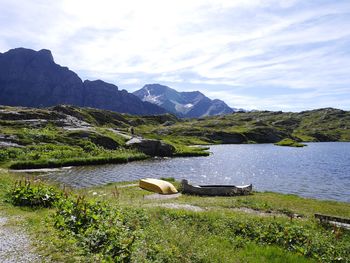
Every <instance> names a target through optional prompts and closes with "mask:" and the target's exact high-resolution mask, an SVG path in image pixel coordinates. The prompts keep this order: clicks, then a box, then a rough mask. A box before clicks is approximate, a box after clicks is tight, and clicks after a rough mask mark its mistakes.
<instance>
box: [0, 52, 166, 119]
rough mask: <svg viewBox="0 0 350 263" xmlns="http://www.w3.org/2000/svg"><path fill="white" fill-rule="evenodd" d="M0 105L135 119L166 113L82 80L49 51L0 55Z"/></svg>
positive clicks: (113, 89)
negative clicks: (63, 107) (91, 110)
mask: <svg viewBox="0 0 350 263" xmlns="http://www.w3.org/2000/svg"><path fill="white" fill-rule="evenodd" d="M0 104H3V105H8V106H25V107H49V106H55V105H59V104H69V105H75V106H80V107H95V108H98V109H105V110H112V111H115V112H121V113H130V114H137V115H152V114H164V113H166V111H165V110H164V109H163V108H160V107H158V106H156V105H154V104H151V103H145V102H143V101H141V100H140V99H139V98H138V97H136V96H135V95H133V94H131V93H128V92H127V91H126V90H119V88H118V86H116V85H114V84H111V83H107V82H104V81H102V80H95V81H90V80H85V81H84V82H83V81H82V80H81V78H80V77H79V76H78V74H76V73H75V72H74V71H72V70H70V69H69V68H68V67H63V66H61V65H58V64H56V63H55V61H54V58H53V55H52V53H51V51H50V50H47V49H42V50H39V51H35V50H32V49H26V48H15V49H10V50H9V51H7V52H5V53H1V55H0Z"/></svg>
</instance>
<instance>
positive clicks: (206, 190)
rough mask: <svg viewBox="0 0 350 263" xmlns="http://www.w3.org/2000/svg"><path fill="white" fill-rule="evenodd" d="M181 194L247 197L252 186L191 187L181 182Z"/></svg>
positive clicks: (184, 181)
mask: <svg viewBox="0 0 350 263" xmlns="http://www.w3.org/2000/svg"><path fill="white" fill-rule="evenodd" d="M181 183H182V192H183V193H184V194H191V195H206V196H235V195H248V194H250V193H251V192H252V190H253V185H252V184H250V185H244V186H235V185H198V186H193V185H190V184H189V183H188V181H187V180H182V182H181Z"/></svg>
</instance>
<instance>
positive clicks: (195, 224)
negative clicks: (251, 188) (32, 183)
mask: <svg viewBox="0 0 350 263" xmlns="http://www.w3.org/2000/svg"><path fill="white" fill-rule="evenodd" d="M15 179H17V177H15V176H14V175H11V174H6V173H1V175H0V188H1V191H0V192H1V194H0V199H1V203H0V204H1V212H2V213H6V214H8V215H20V216H21V218H22V224H24V226H25V227H26V228H27V229H28V231H29V232H30V233H31V234H32V235H33V237H35V239H36V240H38V241H37V242H36V243H35V245H36V246H37V249H38V251H39V253H40V254H42V255H46V256H51V257H52V258H53V259H54V260H55V261H59V262H99V261H102V260H103V259H104V260H107V261H108V255H112V254H113V253H114V254H113V255H116V254H118V253H119V252H120V251H122V250H120V251H119V252H118V251H117V252H116V251H114V252H113V251H112V252H111V251H109V250H108V244H111V242H116V243H114V244H117V245H118V244H119V245H118V246H119V247H121V246H122V245H121V244H122V243H120V240H119V239H118V240H116V239H114V238H109V237H110V235H111V234H113V233H116V235H118V233H124V234H123V235H122V237H121V238H122V239H121V240H125V242H126V243H128V242H130V241H131V239H129V238H130V237H131V236H135V238H134V239H133V243H132V246H130V258H129V259H130V261H131V262H349V260H350V233H349V231H346V230H342V229H339V228H334V227H327V226H323V225H320V224H319V223H318V222H317V221H316V220H315V219H314V217H313V214H314V213H315V212H318V213H324V214H329V215H337V216H344V217H350V204H348V203H341V202H333V201H320V200H314V199H306V198H301V197H298V196H294V195H283V194H277V193H254V194H253V195H250V196H239V197H196V196H186V195H183V196H180V197H178V198H176V199H152V198H149V197H150V195H151V194H152V193H149V192H147V191H144V190H141V189H140V188H138V187H137V186H135V185H134V184H133V182H125V183H118V184H109V185H107V186H100V187H94V188H87V189H81V190H74V191H72V192H69V193H68V192H67V189H66V190H65V192H64V194H63V196H69V197H68V200H69V202H68V203H67V201H64V202H63V205H62V204H61V205H59V206H54V207H53V208H28V207H18V206H13V205H12V204H10V203H8V202H5V201H4V200H5V194H4V193H5V192H6V191H9V190H11V189H13V183H14V181H15ZM175 184H177V183H175ZM12 191H13V190H12ZM20 192H21V191H20ZM22 192H23V191H22ZM34 192H38V191H34ZM39 192H40V191H39ZM31 194H32V192H31ZM77 196H79V197H78V198H80V199H77ZM21 200H22V199H21ZM64 200H67V199H66V197H64ZM79 200H80V201H79ZM81 204H83V205H81ZM106 204H107V205H106ZM79 205H81V206H80V207H90V210H89V211H94V212H93V213H92V214H90V215H91V217H86V216H84V217H83V218H82V219H81V220H83V219H84V220H85V219H87V218H90V219H91V220H92V221H89V222H90V223H88V224H89V226H90V227H91V228H89V229H81V228H80V227H78V228H76V224H75V223H74V222H75V221H74V222H73V221H71V219H72V218H74V217H77V218H78V217H79V216H81V215H86V213H85V212H84V213H82V214H80V213H79V211H80V210H79ZM67 207H68V208H67ZM71 207H75V208H74V209H75V210H74V209H73V210H72V209H71ZM192 208H196V209H192ZM85 209H86V208H85ZM60 211H61V212H60ZM68 211H69V212H68ZM72 211H75V212H74V213H75V214H74V217H72V215H73V214H71V213H72ZM83 211H85V210H83ZM105 211H117V214H118V215H119V216H120V217H119V218H118V219H116V218H115V217H113V219H112V220H117V221H116V222H120V224H121V225H119V223H117V224H116V226H118V227H119V228H115V227H116V226H110V227H108V228H106V227H104V226H105V225H104V224H105V223H103V222H106V221H104V220H105V219H104V218H108V219H109V220H110V214H109V213H108V212H105ZM113 214H114V213H113ZM296 215H298V217H296ZM62 216H63V217H62ZM79 218H80V217H79ZM62 219H64V220H63V221H62ZM68 219H69V220H68ZM67 220H68V221H67ZM99 220H102V221H99ZM107 221H108V220H107ZM57 222H61V223H60V224H58V225H57ZM62 222H63V223H62ZM101 222H102V223H101ZM97 225H101V227H98V226H97ZM57 226H59V227H57ZM120 227H122V228H120ZM125 227H126V228H125ZM76 229H80V230H79V231H78V232H76V231H77V230H76ZM116 229H119V230H120V229H122V230H120V231H121V232H113V231H115V230H116ZM72 231H73V232H72ZM74 231H75V232H74ZM125 231H126V232H125ZM135 231H136V232H135ZM76 233H78V234H76ZM104 236H105V237H107V239H104V238H102V237H104ZM82 237H83V238H82ZM101 238H102V239H101ZM125 238H126V239H125ZM101 240H103V242H104V243H103V242H102V243H99V244H100V245H99V246H98V247H96V244H97V243H96V242H100V241H101ZM87 241H89V242H87ZM91 242H92V243H91ZM104 244H107V246H105V245H104ZM128 244H129V243H128ZM92 248H94V249H92ZM101 251H103V252H101ZM123 251H124V252H125V250H123ZM128 251H129V250H128ZM110 259H111V258H110Z"/></svg>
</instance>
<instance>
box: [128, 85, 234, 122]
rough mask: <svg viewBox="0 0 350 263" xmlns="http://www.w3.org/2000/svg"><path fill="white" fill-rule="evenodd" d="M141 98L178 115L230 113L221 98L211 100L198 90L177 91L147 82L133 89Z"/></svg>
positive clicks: (192, 116)
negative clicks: (138, 88)
mask: <svg viewBox="0 0 350 263" xmlns="http://www.w3.org/2000/svg"><path fill="white" fill-rule="evenodd" d="M134 95H136V96H138V97H139V98H140V99H141V100H143V101H147V102H150V103H153V104H155V105H158V106H161V107H163V108H164V109H166V110H167V111H169V112H172V113H174V114H176V115H177V116H179V117H187V118H196V117H203V116H213V115H222V114H229V113H232V112H233V110H232V109H231V108H230V107H229V106H227V105H226V103H225V102H223V101H221V100H211V99H209V98H208V97H206V96H205V95H204V94H202V93H201V92H199V91H193V92H178V91H176V90H174V89H171V88H169V87H167V86H163V85H159V84H148V85H145V86H144V87H143V88H142V89H140V90H138V91H135V92H134Z"/></svg>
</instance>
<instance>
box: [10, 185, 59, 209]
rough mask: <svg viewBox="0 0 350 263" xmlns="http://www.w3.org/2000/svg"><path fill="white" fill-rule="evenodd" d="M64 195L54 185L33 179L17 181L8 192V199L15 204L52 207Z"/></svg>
mask: <svg viewBox="0 0 350 263" xmlns="http://www.w3.org/2000/svg"><path fill="white" fill-rule="evenodd" d="M61 197H62V192H61V191H58V190H56V189H55V188H54V187H52V186H47V185H44V184H42V183H35V182H34V181H31V180H24V181H17V182H16V183H15V185H14V187H13V188H12V189H11V190H10V192H9V193H8V194H7V200H8V201H9V202H10V203H12V204H13V205H15V206H28V207H32V208H35V207H52V206H54V204H55V202H57V201H58V200H59V199H60V198H61Z"/></svg>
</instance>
